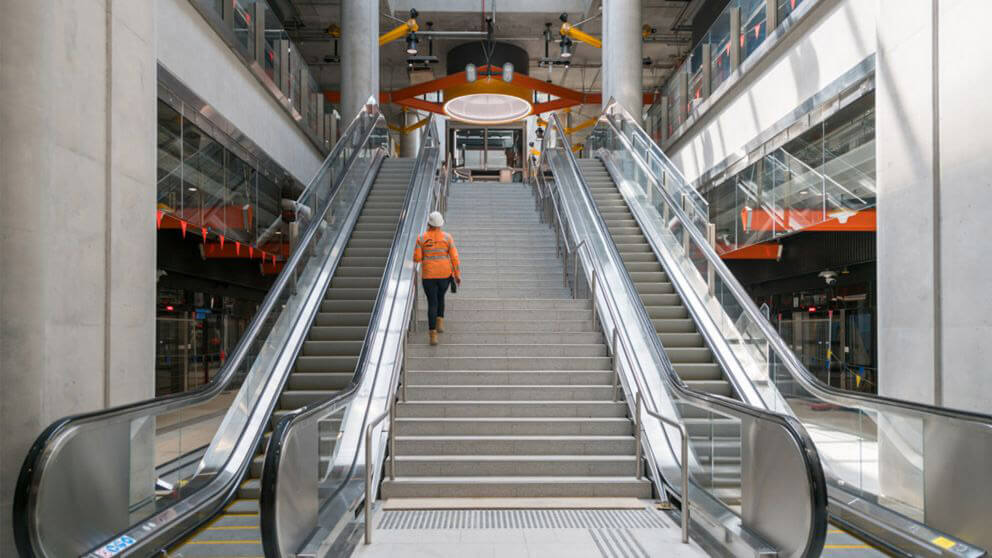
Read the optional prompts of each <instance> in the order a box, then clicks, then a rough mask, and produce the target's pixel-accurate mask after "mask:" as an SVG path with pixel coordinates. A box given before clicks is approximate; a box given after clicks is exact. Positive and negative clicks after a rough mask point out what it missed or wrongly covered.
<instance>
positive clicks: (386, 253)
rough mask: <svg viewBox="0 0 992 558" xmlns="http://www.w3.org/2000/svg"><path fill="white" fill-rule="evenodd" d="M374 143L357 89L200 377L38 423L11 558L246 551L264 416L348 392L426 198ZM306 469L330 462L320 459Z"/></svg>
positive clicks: (255, 547)
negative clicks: (253, 293) (235, 324)
mask: <svg viewBox="0 0 992 558" xmlns="http://www.w3.org/2000/svg"><path fill="white" fill-rule="evenodd" d="M387 145H388V129H387V126H386V122H385V119H384V117H383V116H382V114H381V113H380V112H379V107H378V105H377V104H376V102H375V100H374V99H370V100H369V102H368V103H367V104H366V105H365V106H364V108H363V110H362V111H361V112H360V113H359V114H358V115H357V116H356V118H355V120H354V121H352V122H351V124H350V125H349V126H348V127H347V129H346V130H345V132H344V133H343V134H342V136H341V140H340V141H339V142H338V143H337V144H336V145H335V146H334V149H333V150H332V151H331V153H330V154H329V155H328V157H327V158H326V159H325V161H324V163H323V164H322V165H321V167H320V169H319V170H318V172H317V173H316V174H315V176H314V177H313V179H312V180H311V181H310V182H309V183H308V185H307V187H306V188H305V190H304V191H303V193H302V194H301V195H300V196H299V198H298V199H297V200H295V202H294V204H293V207H294V208H295V209H296V211H294V214H295V215H294V219H295V220H294V221H293V222H292V223H290V224H289V226H288V229H289V236H290V238H291V242H292V246H293V250H292V252H291V254H290V256H289V258H288V260H287V261H286V263H285V265H284V267H283V269H282V271H281V272H280V274H279V276H278V277H277V278H276V280H275V282H274V284H273V286H272V288H271V290H270V291H269V293H268V294H267V295H266V298H265V299H264V300H263V302H262V304H261V305H260V306H259V308H258V310H257V312H256V315H255V316H254V318H253V319H252V321H251V323H250V324H249V326H248V328H247V330H246V332H245V334H244V336H243V337H242V338H241V340H240V341H239V343H238V345H237V346H236V347H235V349H234V350H233V351H232V352H231V354H230V356H229V358H228V359H227V361H226V362H225V363H224V366H223V367H222V368H221V370H220V371H219V372H218V374H217V375H216V376H215V377H214V378H212V379H211V381H210V382H209V383H208V384H206V385H204V386H201V387H200V388H198V389H196V390H193V391H190V392H187V393H183V394H178V395H172V396H166V397H162V398H157V399H152V400H148V401H141V402H138V403H134V404H130V405H126V406H122V407H117V408H111V409H107V410H103V411H98V412H93V413H88V414H84V415H77V416H70V417H66V418H63V419H60V420H58V421H56V422H55V423H53V424H52V425H51V426H49V427H48V428H47V429H46V430H45V431H44V432H42V433H41V435H40V436H39V437H38V439H37V440H36V442H35V443H34V444H33V445H32V447H31V449H30V451H29V453H28V455H27V456H26V458H25V461H24V465H23V467H22V469H21V473H20V475H19V477H18V481H17V485H16V488H15V493H14V509H13V524H14V540H15V543H16V545H17V548H18V552H19V554H20V555H21V556H25V557H34V556H46V557H49V556H50V557H59V558H62V557H67V556H94V557H106V556H151V555H159V554H161V553H162V552H165V551H166V549H170V553H171V554H173V555H182V556H198V555H212V556H217V555H228V554H232V553H233V554H237V555H258V556H260V555H261V554H262V545H261V536H260V534H259V530H258V529H259V524H260V514H259V508H260V505H261V504H260V501H259V498H262V499H263V500H264V494H262V493H261V490H260V484H261V483H260V475H262V474H264V473H265V467H266V465H265V464H266V460H267V459H268V458H270V457H271V456H270V455H268V454H267V453H265V452H266V449H267V448H268V446H269V444H270V439H271V437H272V435H273V434H274V432H275V431H274V430H273V428H274V427H275V426H277V425H278V424H281V423H282V422H283V421H284V419H286V418H287V417H290V416H293V413H296V412H298V410H299V408H300V407H305V408H306V407H311V406H313V405H316V404H319V403H324V402H326V401H328V400H335V399H336V398H341V397H347V396H353V395H354V393H355V391H356V390H355V381H356V379H355V372H356V369H361V362H362V357H361V356H360V355H363V354H365V353H367V351H368V347H367V345H368V339H369V337H370V335H371V334H369V333H368V332H367V331H368V330H369V329H370V320H372V319H373V317H374V316H375V315H376V313H375V311H374V308H376V307H377V304H378V303H379V301H380V300H381V299H382V298H383V293H384V292H387V291H389V290H390V288H391V287H392V283H391V282H390V281H389V280H387V278H386V277H385V276H384V269H385V268H386V267H387V260H388V261H393V260H395V259H396V256H395V254H393V252H394V250H393V244H394V239H396V238H397V237H398V236H399V234H400V231H399V230H398V229H399V226H398V224H402V223H404V222H405V220H406V216H407V214H408V211H409V207H410V206H411V205H414V206H417V207H420V206H422V205H424V204H425V203H426V202H425V201H424V200H425V199H427V198H428V197H429V196H430V195H431V190H430V188H429V185H430V184H432V178H433V170H432V169H430V172H429V173H427V169H425V167H424V166H423V165H421V167H418V168H419V169H421V171H423V172H422V174H424V175H425V176H426V177H427V178H426V180H427V182H426V184H428V186H425V182H424V178H423V177H421V178H420V179H417V178H416V177H415V176H414V174H416V173H415V172H414V171H413V168H414V163H413V161H411V160H393V159H388V158H387V157H386V147H387ZM421 159H422V157H420V158H418V162H419V161H420V160H421ZM413 185H417V187H416V188H412V186H413ZM414 190H416V192H417V195H416V196H414V195H413V193H412V192H413V191H414ZM424 218H425V216H424ZM407 228H409V226H408V227H407ZM404 230H406V229H404ZM404 238H405V237H404ZM400 249H402V250H406V246H405V245H404V246H403V247H402V248H400ZM404 255H405V252H404ZM404 259H405V258H404ZM218 408H220V409H222V410H223V411H224V412H223V413H222V416H220V417H217V418H214V415H216V410H217V409H218ZM211 413H212V414H211ZM208 419H209V420H208ZM340 424H341V422H340V421H339V420H338V421H335V420H334V419H333V418H331V419H329V420H324V421H322V422H321V423H320V425H319V427H316V428H315V433H319V434H318V435H315V437H314V440H313V443H314V447H315V450H316V448H317V447H318V445H319V446H320V449H321V450H323V451H324V453H325V454H329V453H333V452H334V451H335V449H336V448H337V446H338V445H339V444H341V443H343V442H342V438H341V437H340V436H339V434H340V432H339V429H338V427H339V425H340ZM318 437H319V441H318ZM343 441H344V442H347V438H345V439H343ZM313 468H314V470H315V475H316V472H317V471H318V470H319V471H321V473H323V474H330V470H331V468H332V462H331V460H329V459H324V460H317V459H314V460H313Z"/></svg>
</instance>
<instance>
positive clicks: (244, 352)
mask: <svg viewBox="0 0 992 558" xmlns="http://www.w3.org/2000/svg"><path fill="white" fill-rule="evenodd" d="M366 119H371V120H370V121H369V127H368V130H364V129H363V128H361V126H362V122H363V121H365V120H366ZM380 123H381V124H383V125H384V123H385V118H384V117H383V115H382V114H381V113H380V112H379V109H378V104H377V103H376V101H375V99H374V98H370V99H369V101H368V104H367V105H366V106H365V109H364V110H363V111H362V112H360V113H359V114H358V115H357V116H355V119H354V120H353V121H352V122H351V124H349V126H348V128H347V129H346V130H345V133H344V134H343V135H342V136H341V139H340V140H339V141H338V143H337V144H336V145H335V146H334V149H333V150H331V153H330V154H328V156H327V158H326V159H325V161H324V163H323V164H322V165H321V167H320V168H319V169H318V170H317V172H316V173H315V174H314V176H313V178H312V179H311V180H310V183H311V185H312V184H314V183H316V182H318V181H319V179H320V178H321V176H322V175H323V173H324V171H325V170H326V169H327V166H328V165H329V164H330V163H331V161H332V159H333V158H335V157H339V156H340V154H341V152H342V151H343V149H344V146H345V144H346V142H349V141H354V142H355V144H356V145H364V144H365V142H367V141H368V139H369V137H370V136H371V134H372V133H373V132H374V131H375V129H376V128H377V127H378V125H379V124H380ZM363 131H364V133H362V132H363ZM359 136H360V137H359ZM359 139H360V141H358V140H359ZM357 154H358V151H357V150H356V151H355V152H353V153H352V154H351V155H350V156H349V158H348V159H347V161H346V162H345V164H344V165H343V169H344V172H342V173H340V174H339V175H338V177H337V179H336V183H335V184H332V185H331V188H330V192H329V195H328V201H327V202H325V204H324V208H323V210H322V211H321V213H322V214H323V213H326V211H327V210H328V209H329V208H330V207H331V202H333V200H334V198H335V196H336V195H337V193H338V191H339V190H340V185H341V183H342V182H343V178H344V177H345V176H346V175H347V174H348V171H349V170H350V169H351V166H352V165H353V163H354V162H355V160H356V156H357ZM321 221H322V219H321V218H314V219H312V220H311V223H310V225H309V227H308V228H307V231H306V232H305V233H304V235H303V236H302V238H301V240H300V245H301V246H306V245H308V244H309V243H310V242H311V241H312V240H313V239H314V237H315V236H316V234H317V231H318V230H319V228H320V223H321ZM305 253H306V250H295V251H294V252H293V253H292V254H291V255H290V258H289V259H288V260H287V262H286V264H285V265H284V267H283V269H282V271H281V272H280V273H279V276H278V277H277V278H276V280H275V282H274V283H273V285H272V287H271V288H270V289H269V292H268V293H267V294H266V297H265V299H264V300H263V302H262V304H261V305H260V306H259V309H258V311H257V312H256V313H255V315H254V317H253V318H252V320H251V322H250V323H249V325H248V328H247V329H246V330H245V333H244V335H242V337H241V339H240V340H239V341H238V343H237V345H236V346H235V349H234V350H233V351H232V352H231V356H230V358H228V359H227V360H226V361H225V362H224V364H223V366H221V368H220V370H219V371H218V373H217V374H216V375H215V376H214V377H213V378H211V379H210V380H209V381H208V382H207V383H205V384H203V385H202V386H199V387H197V388H196V389H194V390H192V391H189V392H185V393H178V394H172V395H166V396H163V397H156V398H152V399H147V400H143V401H138V402H134V403H129V404H125V405H120V406H117V407H111V408H109V409H102V410H99V411H92V412H89V413H81V414H77V415H70V416H67V417H63V418H61V419H58V420H56V421H55V422H53V423H52V424H50V425H49V426H48V427H47V428H45V430H44V431H42V433H41V434H40V435H39V436H38V438H37V439H36V440H35V441H34V443H33V444H32V445H31V448H30V449H29V450H28V453H27V456H26V457H25V459H24V463H23V465H22V467H21V470H20V473H19V475H18V479H17V485H16V486H15V489H14V505H13V517H12V523H13V527H14V541H15V544H16V546H17V548H18V551H19V552H20V553H21V555H22V556H34V555H35V553H34V544H33V539H34V537H33V525H34V522H33V521H32V520H31V519H30V515H31V510H32V508H33V505H34V503H33V502H34V496H35V495H36V493H37V488H38V486H39V484H40V481H41V476H42V475H43V474H44V470H45V467H44V465H45V460H46V458H48V457H49V455H50V454H51V451H50V449H51V448H53V447H55V446H57V445H58V444H59V443H60V440H62V439H63V438H64V437H65V436H68V435H70V434H71V433H72V432H73V431H74V430H76V429H78V428H82V427H84V426H85V425H87V424H93V423H103V422H121V421H125V420H130V419H133V418H137V417H142V416H157V415H160V414H162V413H165V412H169V411H172V410H175V409H181V408H184V407H188V406H192V405H196V404H199V403H202V402H204V401H208V400H210V399H212V398H214V397H216V396H217V395H220V394H221V393H222V392H223V391H224V389H225V388H226V387H227V386H228V385H230V383H231V382H232V381H233V380H234V378H235V377H236V375H237V372H238V370H239V369H240V368H241V365H242V364H243V362H244V360H245V358H246V357H247V356H248V355H249V353H250V351H251V348H252V346H253V345H254V344H255V343H256V341H257V340H258V337H259V335H260V334H261V333H262V331H263V329H264V327H265V322H266V319H267V318H268V316H269V314H271V312H272V311H273V310H274V309H275V308H276V307H277V306H278V305H279V299H280V297H281V296H282V294H283V292H284V291H285V290H286V289H287V288H289V287H290V285H291V282H292V280H293V278H294V271H295V270H296V268H297V267H298V266H299V265H300V263H301V262H302V261H303V259H304V257H305Z"/></svg>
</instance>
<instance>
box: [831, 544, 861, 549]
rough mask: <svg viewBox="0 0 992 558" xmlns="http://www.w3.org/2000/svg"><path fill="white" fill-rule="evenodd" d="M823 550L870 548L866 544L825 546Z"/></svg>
mask: <svg viewBox="0 0 992 558" xmlns="http://www.w3.org/2000/svg"><path fill="white" fill-rule="evenodd" d="M823 548H829V549H831V550H854V549H863V548H871V547H870V546H868V545H866V544H825V545H823Z"/></svg>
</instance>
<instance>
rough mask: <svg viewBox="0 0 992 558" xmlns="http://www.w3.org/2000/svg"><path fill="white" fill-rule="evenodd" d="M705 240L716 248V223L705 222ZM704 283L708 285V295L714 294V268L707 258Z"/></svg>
mask: <svg viewBox="0 0 992 558" xmlns="http://www.w3.org/2000/svg"><path fill="white" fill-rule="evenodd" d="M706 240H707V242H709V243H710V246H712V247H713V249H716V225H715V224H713V223H706ZM706 285H707V286H708V287H709V293H710V296H713V295H714V294H716V268H714V267H713V262H711V261H710V260H709V259H707V260H706Z"/></svg>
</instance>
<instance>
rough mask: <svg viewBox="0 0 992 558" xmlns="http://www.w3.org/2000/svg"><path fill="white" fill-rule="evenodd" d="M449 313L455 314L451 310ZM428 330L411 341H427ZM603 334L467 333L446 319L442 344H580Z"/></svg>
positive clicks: (591, 332) (597, 340)
mask: <svg viewBox="0 0 992 558" xmlns="http://www.w3.org/2000/svg"><path fill="white" fill-rule="evenodd" d="M447 313H448V315H449V316H451V315H453V314H452V312H451V311H450V310H449V311H447ZM426 335H427V333H426V330H421V331H418V332H416V333H415V334H414V335H413V336H412V337H411V338H410V341H411V343H414V344H415V343H420V342H422V341H426ZM603 342H604V337H603V334H602V333H600V332H598V331H588V332H573V333H549V332H539V331H526V330H524V331H516V332H513V333H502V332H492V333H487V332H475V333H471V332H469V333H465V332H460V331H458V330H457V329H452V327H451V326H450V325H449V322H447V321H445V329H444V333H442V334H441V345H439V346H443V345H447V344H474V343H494V344H514V345H525V344H531V345H544V344H579V343H603Z"/></svg>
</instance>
